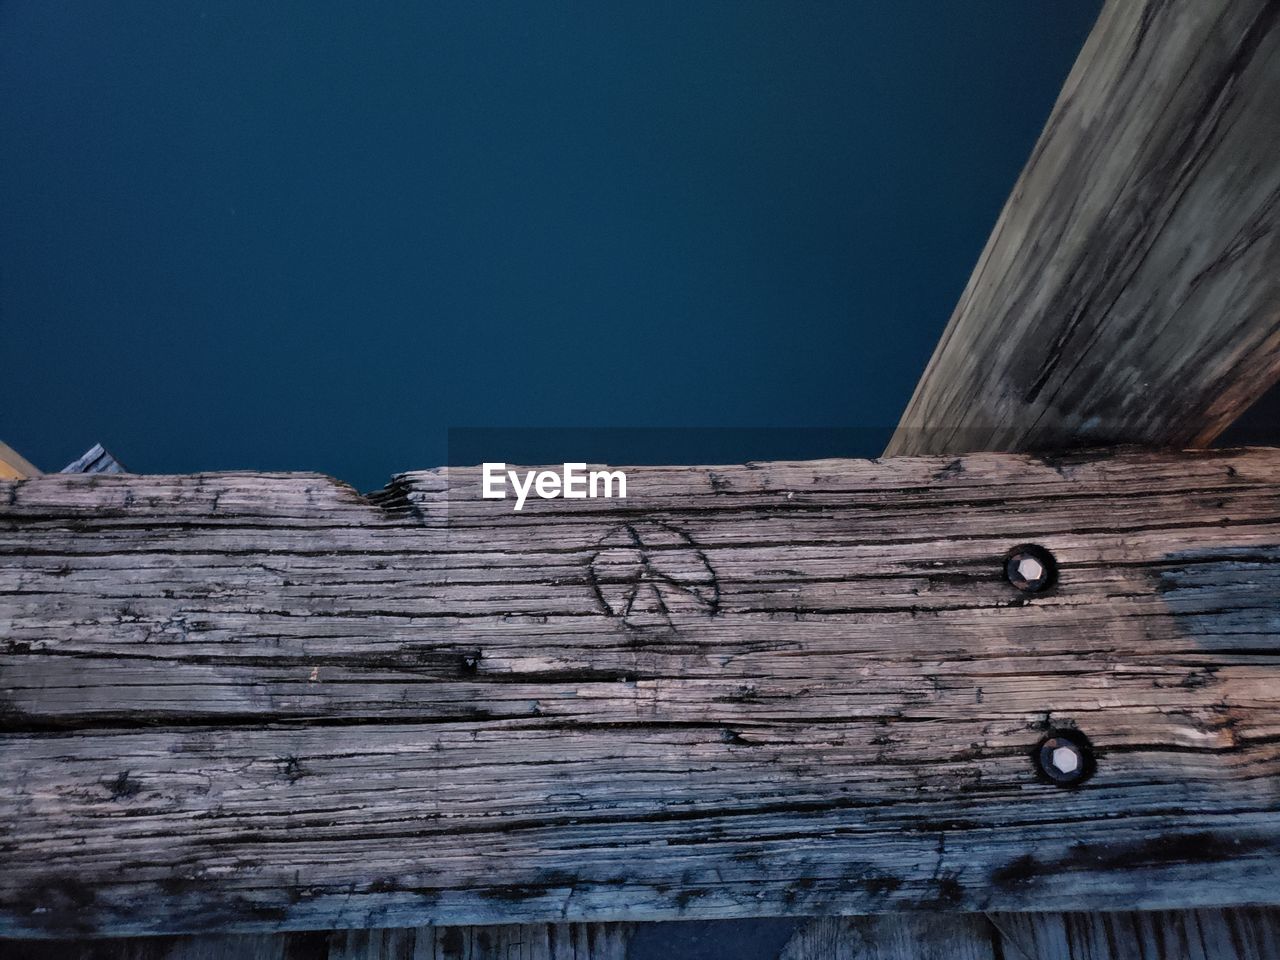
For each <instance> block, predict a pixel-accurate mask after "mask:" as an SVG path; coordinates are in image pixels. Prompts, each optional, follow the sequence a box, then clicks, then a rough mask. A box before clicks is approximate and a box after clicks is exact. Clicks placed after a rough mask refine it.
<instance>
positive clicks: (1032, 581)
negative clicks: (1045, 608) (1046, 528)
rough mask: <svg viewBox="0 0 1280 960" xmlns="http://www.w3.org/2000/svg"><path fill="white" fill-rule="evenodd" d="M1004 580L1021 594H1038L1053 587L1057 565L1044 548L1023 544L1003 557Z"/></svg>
mask: <svg viewBox="0 0 1280 960" xmlns="http://www.w3.org/2000/svg"><path fill="white" fill-rule="evenodd" d="M1004 575H1005V578H1006V579H1007V580H1008V581H1009V582H1010V583H1011V584H1013V585H1014V586H1015V587H1017V588H1018V589H1019V590H1021V591H1022V592H1023V593H1039V592H1040V591H1042V590H1047V589H1048V588H1049V587H1051V586H1053V583H1054V581H1055V580H1056V579H1057V576H1058V564H1057V561H1056V560H1054V559H1053V554H1051V553H1050V552H1049V551H1048V550H1046V549H1045V548H1044V547H1040V546H1036V545H1035V544H1034V543H1024V544H1022V545H1021V546H1019V547H1014V548H1013V549H1012V550H1010V551H1009V553H1008V554H1007V555H1006V557H1005V561H1004Z"/></svg>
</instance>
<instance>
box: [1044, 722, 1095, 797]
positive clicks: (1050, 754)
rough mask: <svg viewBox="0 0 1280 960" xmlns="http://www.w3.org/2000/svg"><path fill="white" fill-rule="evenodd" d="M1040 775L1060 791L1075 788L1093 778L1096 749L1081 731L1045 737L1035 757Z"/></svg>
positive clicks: (1067, 731) (1070, 731) (1062, 731)
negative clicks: (1058, 787)
mask: <svg viewBox="0 0 1280 960" xmlns="http://www.w3.org/2000/svg"><path fill="white" fill-rule="evenodd" d="M1033 759H1034V761H1035V765H1036V768H1037V770H1038V771H1039V772H1040V774H1041V775H1042V776H1043V777H1044V778H1045V779H1047V780H1049V781H1050V782H1051V783H1055V784H1057V785H1058V786H1060V787H1073V786H1075V785H1076V784H1079V783H1083V782H1084V781H1085V780H1087V779H1088V778H1089V777H1090V776H1092V774H1093V769H1094V759H1093V748H1092V746H1091V745H1090V743H1089V739H1088V738H1087V737H1086V736H1085V735H1084V734H1082V733H1080V732H1079V731H1078V730H1061V731H1058V732H1056V733H1054V734H1052V735H1050V736H1048V737H1045V738H1044V739H1043V740H1041V741H1040V743H1039V744H1038V745H1037V746H1036V750H1035V753H1034V754H1033Z"/></svg>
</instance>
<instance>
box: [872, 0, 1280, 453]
mask: <svg viewBox="0 0 1280 960" xmlns="http://www.w3.org/2000/svg"><path fill="white" fill-rule="evenodd" d="M1278 19H1280V4H1277V3H1275V2H1274V0H1172V2H1170V0H1110V2H1108V3H1107V5H1106V7H1105V8H1104V10H1103V12H1102V15H1101V17H1100V19H1099V21H1098V23H1097V26H1096V27H1095V28H1094V30H1093V33H1092V34H1091V35H1090V37H1089V39H1088V41H1087V43H1086V44H1085V47H1084V49H1083V51H1082V52H1081V54H1080V58H1079V60H1078V61H1077V63H1076V65H1075V68H1074V69H1073V70H1072V72H1071V75H1070V77H1069V78H1068V80H1067V82H1066V85H1065V86H1064V88H1063V91H1062V93H1061V95H1060V97H1059V99H1058V103H1057V105H1056V106H1055V108H1054V110H1053V113H1052V114H1051V116H1050V118H1049V121H1048V124H1047V125H1046V127H1045V130H1044V132H1043V133H1042V135H1041V137H1040V140H1039V142H1038V143H1037V145H1036V147H1035V150H1034V151H1033V153H1032V155H1031V158H1030V160H1029V161H1028V163H1027V166H1026V168H1025V169H1024V170H1023V173H1022V176H1021V177H1020V178H1019V180H1018V182H1017V184H1016V185H1015V187H1014V189H1013V193H1012V195H1011V196H1010V198H1009V200H1008V203H1007V204H1006V206H1005V209H1004V212H1003V213H1002V214H1001V215H1000V219H999V220H998V221H997V223H996V226H995V229H994V230H993V232H992V234H991V238H990V240H989V241H988V242H987V246H986V249H985V250H984V251H983V253H982V256H981V257H980V258H979V261H978V264H977V267H976V268H975V270H974V272H973V276H972V277H971V279H970V280H969V284H968V286H967V287H966V289H965V291H964V294H963V296H962V297H961V298H960V302H959V304H958V305H957V307H956V310H955V313H954V314H953V315H952V317H951V322H950V324H949V325H948V327H947V329H946V332H945V333H944V334H943V336H942V340H941V342H940V343H939V345H938V347H937V350H936V351H935V353H934V355H933V359H932V360H931V361H930V363H929V366H928V369H927V370H926V371H925V374H924V376H923V378H922V379H921V381H920V384H919V385H918V387H917V388H916V392H915V396H914V397H913V398H912V400H911V403H910V405H909V406H908V408H907V410H906V412H905V413H904V415H903V418H902V422H901V425H900V426H899V428H898V431H897V433H896V434H895V435H894V437H893V440H892V442H891V443H890V445H889V448H888V451H887V453H889V454H920V453H931V454H932V453H951V452H964V451H968V450H1013V451H1027V450H1049V449H1062V448H1069V447H1076V446H1081V445H1086V444H1093V445H1102V444H1111V443H1144V444H1158V445H1167V446H1200V445H1205V444H1208V443H1209V442H1210V441H1211V440H1212V439H1213V438H1214V437H1215V436H1217V434H1218V433H1220V432H1221V431H1222V430H1223V429H1224V428H1225V427H1226V426H1228V425H1229V424H1230V423H1231V421H1232V420H1233V419H1235V417H1236V416H1238V415H1239V414H1240V413H1241V412H1242V411H1243V410H1244V409H1245V408H1246V407H1247V406H1248V405H1249V404H1250V403H1251V402H1252V401H1253V400H1255V399H1256V398H1257V397H1259V396H1261V395H1262V393H1264V392H1265V391H1266V389H1267V387H1268V386H1269V385H1270V384H1272V383H1274V382H1275V381H1276V380H1277V377H1280V229H1278V227H1280V150H1277V148H1276V144H1277V143H1280V110H1277V109H1276V104H1277V103H1280V27H1278V26H1277V21H1278Z"/></svg>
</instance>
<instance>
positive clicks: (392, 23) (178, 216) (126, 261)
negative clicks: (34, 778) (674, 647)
mask: <svg viewBox="0 0 1280 960" xmlns="http://www.w3.org/2000/svg"><path fill="white" fill-rule="evenodd" d="M1099 7H1100V3H1098V2H1096V0H1069V2H1068V0H1041V2H1027V0H998V2H997V0H983V2H981V3H978V2H970V3H941V2H937V0H892V2H889V0H884V2H879V3H837V2H830V3H801V2H782V0H777V2H770V3H756V2H746V0H724V2H697V0H695V2H689V0H681V2H678V3H662V2H653V0H645V2H627V3H614V2H603V0H584V2H579V3H560V2H548V0H538V2H532V0H530V2H524V3H519V4H515V3H474V2H471V0H466V2H462V0H459V2H448V3H419V2H413V3H408V2H406V3H341V4H338V3H323V2H317V0H306V2H295V3H261V2H260V0H245V2H224V3H184V2H173V0H156V2H137V0H115V2H112V3H98V2H72V3H57V4H52V3H47V2H44V0H7V2H4V3H3V4H0V323H3V325H4V326H3V332H4V338H3V342H4V344H5V351H6V353H5V358H4V360H5V363H4V370H5V384H4V394H3V401H0V403H2V406H0V438H3V439H4V440H6V441H8V442H9V443H10V444H11V445H13V446H14V447H15V448H17V449H18V450H20V451H21V452H23V453H24V454H25V455H26V456H27V457H28V458H29V459H31V460H33V461H34V462H36V463H37V464H38V465H40V466H42V467H44V468H45V469H56V468H58V467H59V466H61V465H62V464H63V463H64V462H66V461H67V460H69V459H71V458H72V457H74V456H75V455H77V454H78V453H80V452H81V451H82V450H83V449H84V448H85V447H87V446H88V445H89V444H90V443H92V442H94V441H96V440H101V441H102V442H103V443H105V444H106V445H107V446H108V447H110V448H111V449H112V450H113V451H114V452H116V453H117V454H118V455H119V456H120V457H121V459H122V460H124V461H125V462H126V463H127V464H128V465H129V466H130V467H131V468H133V469H135V470H138V471H144V472H159V471H164V472H168V471H179V472H186V471H194V470H208V469H234V468H256V469H316V470H323V471H326V472H329V473H333V474H336V475H337V476H339V477H342V478H343V479H347V480H350V481H352V482H354V483H356V484H357V486H360V487H362V488H371V487H376V486H380V485H381V484H382V482H383V481H384V480H385V479H386V478H387V477H388V476H389V475H390V474H391V473H392V472H394V471H396V470H402V469H409V468H415V467H425V466H431V465H434V464H437V463H441V462H444V460H445V458H446V448H445V444H446V434H445V430H446V428H447V427H466V426H526V425H544V426H593V427H612V426H627V427H631V426H660V427H667V426H684V425H691V426H700V427H706V426H711V427H719V426H734V427H789V426H803V427H843V426H852V427H861V428H872V432H871V433H870V434H869V435H870V436H872V440H870V441H868V443H869V444H870V445H872V446H874V445H875V444H877V443H878V442H880V440H881V439H883V436H887V432H888V428H889V427H891V426H892V424H893V423H894V422H896V420H897V417H898V414H899V413H900V412H901V409H902V407H903V406H904V404H905V403H906V401H907V398H908V397H909V395H910V392H911V389H912V386H913V385H914V383H915V381H916V378H917V377H918V376H919V374H920V372H921V370H922V368H923V366H924V363H925V361H926V360H927V359H928V356H929V353H930V351H931V350H932V347H933V345H934V343H935V341H936V340H937V337H938V334H939V333H940V332H941V330H942V328H943V326H944V325H945V323H946V320H947V318H948V316H949V314H950V311H951V308H952V306H953V305H954V303H955V300H956V298H957V297H958V295H959V293H960V291H961V288H962V287H963V284H964V281H965V279H966V278H967V276H968V274H969V271H970V269H971V268H972V266H973V263H974V261H975V259H976V258H977V255H978V253H979V251H980V249H981V247H982V244H983V242H984V240H985V239H986V237H987V234H988V232H989V231H990V229H991V226H992V224H993V222H994V220H995V217H996V215H997V214H998V212H999V210H1000V207H1001V205H1002V204H1003V202H1004V199H1005V197H1006V196H1007V194H1008V192H1009V189H1010V187H1011V186H1012V184H1013V182H1014V180H1015V178H1016V177H1017V174H1018V172H1019V170H1020V169H1021V166H1022V164H1023V162H1024V160H1025V159H1026V157H1027V155H1028V153H1029V151H1030V149H1031V146H1032V144H1033V142H1034V140H1035V137H1036V135H1037V134H1038V132H1039V130H1040V128H1041V126H1042V124H1043V122H1044V120H1045V117H1046V116H1047V115H1048V112H1049V109H1050V107H1051V106H1052V104H1053V101H1054V99H1055V97H1056V95H1057V92H1058V90H1059V88H1060V86H1061V84H1062V81H1063V79H1064V78H1065V76H1066V74H1067V72H1068V70H1069V68H1070V66H1071V64H1072V62H1073V60H1074V59H1075V56H1076V53H1077V51H1078V50H1079V47H1080V45H1081V43H1082V41H1083V39H1084V37H1085V35H1086V34H1087V33H1088V30H1089V27H1090V26H1091V25H1092V22H1093V19H1094V18H1095V16H1096V14H1097V12H1098V9H1099ZM876 430H879V431H881V432H879V433H877V432H875V431H876ZM744 436H750V435H747V434H744ZM762 436H763V435H762ZM742 446H743V449H742V450H741V452H740V457H739V458H758V457H768V456H771V455H775V451H774V450H772V449H770V443H769V441H768V440H761V441H760V442H759V443H758V444H754V445H753V444H752V443H751V442H744V443H743V445H742ZM787 452H788V454H791V453H793V452H794V451H787ZM814 452H817V453H828V452H830V451H827V450H822V451H814ZM847 452H849V453H852V454H866V453H874V452H876V450H874V449H870V450H868V449H851V450H849V451H847ZM672 453H673V457H672V459H677V458H679V457H680V456H684V453H685V452H684V451H680V450H676V449H674V448H673V451H672ZM686 458H687V457H686Z"/></svg>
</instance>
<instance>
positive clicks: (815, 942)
mask: <svg viewBox="0 0 1280 960" xmlns="http://www.w3.org/2000/svg"><path fill="white" fill-rule="evenodd" d="M779 960H1011V958H1010V957H1008V955H1006V954H1004V953H1002V952H1001V941H1000V934H999V931H997V930H996V929H995V927H993V926H992V924H991V922H990V921H989V920H987V918H986V917H985V916H983V915H982V914H980V913H970V914H945V913H897V914H882V915H879V916H869V917H829V918H825V919H821V920H814V921H812V922H810V923H808V924H806V925H805V926H804V927H803V928H802V929H801V930H799V931H798V932H797V933H796V935H795V936H794V937H793V938H792V939H791V942H790V943H788V944H787V946H786V948H785V949H784V950H783V951H782V954H781V956H780V957H779ZM1018 960H1020V958H1018Z"/></svg>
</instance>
